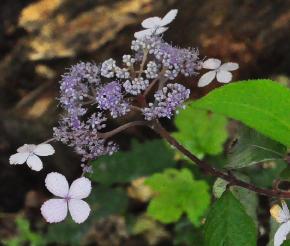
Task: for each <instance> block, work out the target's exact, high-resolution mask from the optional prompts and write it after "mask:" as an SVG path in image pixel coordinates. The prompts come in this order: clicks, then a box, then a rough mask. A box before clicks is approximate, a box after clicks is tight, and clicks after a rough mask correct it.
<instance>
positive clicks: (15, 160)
mask: <svg viewBox="0 0 290 246" xmlns="http://www.w3.org/2000/svg"><path fill="white" fill-rule="evenodd" d="M54 152H55V151H54V148H53V147H52V146H51V145H50V144H39V145H35V144H24V145H23V146H21V147H19V148H18V149H17V153H16V154H14V155H11V156H10V158H9V163H10V164H11V165H18V164H24V163H25V162H26V163H27V165H28V166H29V167H30V168H31V169H32V170H34V171H40V170H41V169H42V168H43V165H42V161H41V160H40V158H39V157H38V156H48V155H53V154H54Z"/></svg>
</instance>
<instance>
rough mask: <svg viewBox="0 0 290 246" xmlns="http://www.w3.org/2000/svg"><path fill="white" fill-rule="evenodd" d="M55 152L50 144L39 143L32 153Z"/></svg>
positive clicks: (45, 153)
mask: <svg viewBox="0 0 290 246" xmlns="http://www.w3.org/2000/svg"><path fill="white" fill-rule="evenodd" d="M54 152H55V150H54V148H53V147H52V145H51V144H39V145H37V146H36V148H35V149H34V151H33V153H34V154H36V155H39V156H48V155H53V154H54Z"/></svg>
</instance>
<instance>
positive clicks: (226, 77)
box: [198, 58, 239, 87]
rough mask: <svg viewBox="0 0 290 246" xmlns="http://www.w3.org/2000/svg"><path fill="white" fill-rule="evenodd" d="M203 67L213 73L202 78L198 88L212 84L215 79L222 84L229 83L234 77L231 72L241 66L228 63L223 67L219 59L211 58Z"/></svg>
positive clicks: (208, 73)
mask: <svg viewBox="0 0 290 246" xmlns="http://www.w3.org/2000/svg"><path fill="white" fill-rule="evenodd" d="M202 67H203V68H205V69H210V70H211V71H209V72H207V73H205V74H204V75H202V76H201V77H200V79H199V81H198V87H204V86H206V85H208V84H210V83H211V82H212V81H213V80H214V78H215V77H216V78H217V81H218V82H220V83H229V82H230V81H231V80H232V77H233V75H232V73H231V72H230V71H234V70H237V69H238V68H239V64H238V63H234V62H227V63H224V64H223V65H221V61H220V60H219V59H215V58H210V59H207V60H206V61H204V62H203V63H202Z"/></svg>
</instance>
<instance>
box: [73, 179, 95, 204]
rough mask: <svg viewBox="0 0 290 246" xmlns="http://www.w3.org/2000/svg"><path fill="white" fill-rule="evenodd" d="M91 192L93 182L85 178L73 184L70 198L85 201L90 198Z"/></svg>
mask: <svg viewBox="0 0 290 246" xmlns="http://www.w3.org/2000/svg"><path fill="white" fill-rule="evenodd" d="M91 190H92V184H91V181H90V180H89V179H87V178H85V177H81V178H78V179H76V180H75V181H74V182H72V184H71V186H70V189H69V197H70V198H74V199H83V198H86V197H88V196H89V194H90V193H91Z"/></svg>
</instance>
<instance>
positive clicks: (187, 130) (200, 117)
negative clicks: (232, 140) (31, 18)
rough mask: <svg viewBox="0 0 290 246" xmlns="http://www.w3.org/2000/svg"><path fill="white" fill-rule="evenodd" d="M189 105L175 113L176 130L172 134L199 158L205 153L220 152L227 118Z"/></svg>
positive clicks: (225, 135)
mask: <svg viewBox="0 0 290 246" xmlns="http://www.w3.org/2000/svg"><path fill="white" fill-rule="evenodd" d="M190 105H191V104H189V106H188V107H187V108H186V109H185V110H182V111H181V112H180V113H179V114H178V115H176V118H175V125H176V127H177V129H178V132H175V133H173V136H174V137H175V138H176V139H177V140H178V141H179V142H180V143H181V144H182V145H183V146H184V147H186V148H187V149H188V150H190V152H192V153H193V154H195V155H197V156H198V157H199V158H202V157H203V156H204V155H206V154H208V155H217V154H220V153H221V152H222V151H223V144H224V142H225V141H226V139H227V137H228V133H227V130H226V126H227V119H226V118H225V117H224V116H221V115H217V114H213V113H209V112H207V111H206V110H200V109H195V108H193V107H191V106H190Z"/></svg>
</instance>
